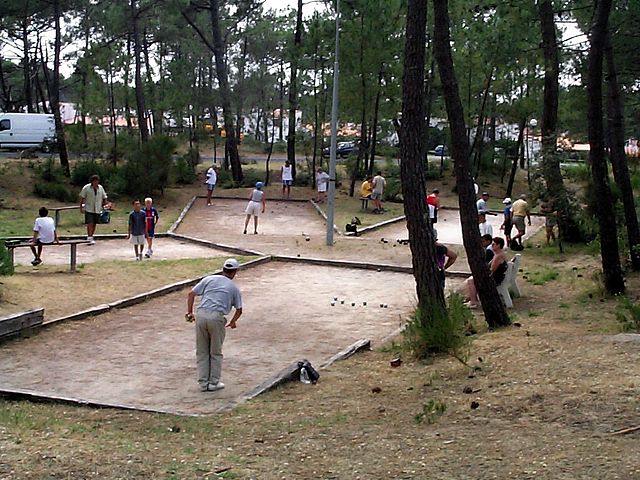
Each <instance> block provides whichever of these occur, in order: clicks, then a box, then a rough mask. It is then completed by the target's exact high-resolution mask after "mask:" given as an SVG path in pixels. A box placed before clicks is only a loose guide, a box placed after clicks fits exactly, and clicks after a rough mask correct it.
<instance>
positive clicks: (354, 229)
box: [344, 223, 358, 233]
mask: <svg viewBox="0 0 640 480" xmlns="http://www.w3.org/2000/svg"><path fill="white" fill-rule="evenodd" d="M344 229H345V230H346V231H347V233H358V226H357V225H354V224H353V223H347V224H346V225H345V226H344Z"/></svg>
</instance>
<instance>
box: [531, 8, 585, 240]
mask: <svg viewBox="0 0 640 480" xmlns="http://www.w3.org/2000/svg"><path fill="white" fill-rule="evenodd" d="M538 15H539V17H540V25H541V29H542V50H543V52H544V64H545V73H544V104H543V112H542V125H541V129H542V174H543V175H544V179H545V182H546V187H547V188H546V191H547V192H548V194H549V197H550V200H551V202H552V204H553V206H554V208H555V210H557V212H558V230H559V234H560V239H561V240H562V239H564V240H568V241H570V242H575V241H578V240H580V237H581V234H580V228H579V227H578V225H577V223H576V221H575V218H576V217H575V212H574V211H573V209H572V208H571V204H570V203H569V198H568V195H567V189H566V188H565V186H564V181H563V179H562V172H561V171H560V159H559V158H558V154H557V132H556V130H557V125H558V92H559V83H558V72H559V61H558V44H557V40H556V27H555V23H554V20H553V18H554V17H553V15H554V12H553V4H552V2H551V0H540V1H539V2H538Z"/></svg>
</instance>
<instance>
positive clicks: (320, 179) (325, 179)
mask: <svg viewBox="0 0 640 480" xmlns="http://www.w3.org/2000/svg"><path fill="white" fill-rule="evenodd" d="M329 178H330V177H329V174H328V173H327V172H325V171H324V170H323V169H322V168H319V169H318V173H317V175H316V186H317V187H318V203H324V202H325V200H326V199H327V189H328V187H329Z"/></svg>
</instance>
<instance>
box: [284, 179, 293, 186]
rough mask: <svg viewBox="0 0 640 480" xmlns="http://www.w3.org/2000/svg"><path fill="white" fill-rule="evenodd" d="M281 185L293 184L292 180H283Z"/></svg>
mask: <svg viewBox="0 0 640 480" xmlns="http://www.w3.org/2000/svg"><path fill="white" fill-rule="evenodd" d="M282 185H284V186H286V187H290V186H291V185H293V180H283V181H282Z"/></svg>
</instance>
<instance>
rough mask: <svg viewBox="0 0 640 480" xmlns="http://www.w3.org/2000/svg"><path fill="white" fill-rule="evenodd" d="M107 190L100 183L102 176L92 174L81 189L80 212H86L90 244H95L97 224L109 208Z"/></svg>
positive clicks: (85, 217)
mask: <svg viewBox="0 0 640 480" xmlns="http://www.w3.org/2000/svg"><path fill="white" fill-rule="evenodd" d="M109 207H110V204H109V202H108V200H107V192H105V191H104V188H102V185H100V177H99V176H98V175H91V178H90V179H89V183H87V184H86V185H85V186H84V187H82V190H81V191H80V213H82V214H84V223H85V225H86V226H87V240H88V241H89V245H93V244H95V243H96V242H95V240H94V239H93V234H94V233H95V232H96V225H97V224H98V223H100V214H101V213H102V210H103V209H104V208H109Z"/></svg>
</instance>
